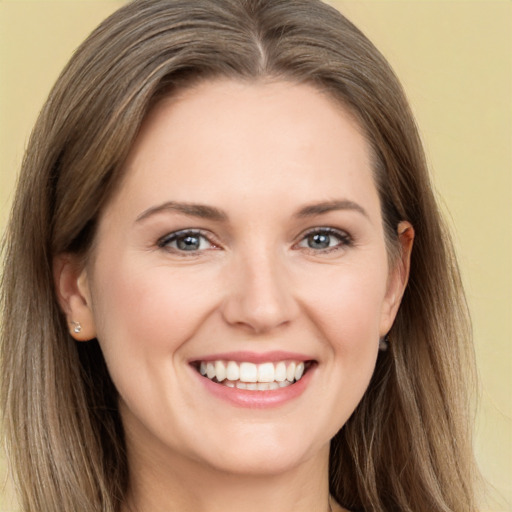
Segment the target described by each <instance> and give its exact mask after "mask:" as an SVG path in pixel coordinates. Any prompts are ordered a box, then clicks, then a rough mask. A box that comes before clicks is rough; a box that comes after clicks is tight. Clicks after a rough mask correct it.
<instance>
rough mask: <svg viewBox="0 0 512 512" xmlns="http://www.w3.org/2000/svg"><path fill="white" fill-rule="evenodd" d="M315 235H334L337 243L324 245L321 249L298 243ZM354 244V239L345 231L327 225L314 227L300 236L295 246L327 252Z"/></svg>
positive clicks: (315, 252) (315, 251) (313, 251)
mask: <svg viewBox="0 0 512 512" xmlns="http://www.w3.org/2000/svg"><path fill="white" fill-rule="evenodd" d="M315 235H327V237H329V238H331V237H335V238H337V239H338V241H339V243H338V244H336V245H334V246H329V247H325V248H322V249H314V248H312V247H304V246H301V245H300V244H302V243H304V242H306V243H307V241H308V238H310V237H313V236H315ZM353 245H354V241H353V239H352V237H351V236H350V235H349V234H348V233H347V232H346V231H342V230H340V229H335V228H328V227H321V228H314V229H311V230H309V231H307V232H306V233H304V234H303V235H302V238H301V240H300V242H299V243H298V244H296V245H295V246H299V247H302V248H304V249H306V250H308V251H310V252H312V253H314V254H319V253H320V254H329V253H331V252H334V251H339V250H341V249H343V248H347V247H351V246H353Z"/></svg>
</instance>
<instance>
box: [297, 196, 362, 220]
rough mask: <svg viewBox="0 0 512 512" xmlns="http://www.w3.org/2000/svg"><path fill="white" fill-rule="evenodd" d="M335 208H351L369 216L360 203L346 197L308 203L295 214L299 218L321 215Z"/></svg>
mask: <svg viewBox="0 0 512 512" xmlns="http://www.w3.org/2000/svg"><path fill="white" fill-rule="evenodd" d="M337 210H353V211H356V212H359V213H361V214H362V215H364V216H365V217H367V218H369V216H368V213H367V212H366V210H365V209H364V208H363V207H362V206H361V205H360V204H358V203H354V201H349V200H347V199H342V200H334V201H325V202H322V203H314V204H310V205H308V206H305V207H304V208H301V209H300V210H299V211H298V212H297V213H296V215H295V216H296V217H299V218H304V217H314V216H315V215H322V214H324V213H329V212H332V211H337Z"/></svg>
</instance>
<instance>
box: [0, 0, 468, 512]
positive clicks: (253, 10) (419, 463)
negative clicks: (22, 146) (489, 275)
mask: <svg viewBox="0 0 512 512" xmlns="http://www.w3.org/2000/svg"><path fill="white" fill-rule="evenodd" d="M215 77H227V78H233V79H237V80H258V79H265V78H272V79H283V80H288V81H292V82H295V83H308V84H313V85H314V86H316V87H318V88H319V89H321V90H322V91H325V92H327V93H328V94H330V95H332V96H333V97H335V98H337V99H338V100H339V101H340V102H342V103H343V105H344V106H345V107H346V108H348V109H349V110H351V112H352V113H353V114H354V115H355V116H356V117H357V119H358V120H359V122H360V124H361V126H362V128H363V129H364V132H365V134H366V137H367V139H368V143H369V144H370V145H371V148H372V150H373V154H374V172H375V180H376V184H377V187H378V190H379V195H380V200H381V205H382V212H383V218H384V224H385V231H386V233H387V237H388V243H389V247H390V254H392V252H393V249H394V248H395V249H396V247H397V240H396V227H397V224H398V222H399V221H400V220H407V221H409V222H410V223H411V224H412V225H413V226H414V228H415V232H416V238H415V248H414V251H413V256H412V262H411V271H410V279H409V285H408V287H407V290H406V292H405V295H404V297H403V301H402V304H401V307H400V310H399V313H398V317H397V319H396V322H395V325H394V326H393V328H392V331H391V333H390V338H391V343H390V345H391V346H390V349H389V350H388V351H387V352H385V353H382V354H381V355H380V356H379V359H378V361H377V367H376V370H375V374H374V376H373V378H372V381H371V383H370V386H369V388H368V390H367V392H366V394H365V396H364V398H363V400H362V402H361V403H360V404H359V406H358V407H357V409H356V411H355V412H354V414H353V415H352V417H351V418H350V419H349V421H348V422H347V424H346V425H345V426H344V427H343V428H342V429H341V430H340V432H339V433H338V434H337V435H336V436H335V438H334V439H333V440H332V444H331V457H330V489H331V493H332V494H333V496H334V497H335V498H336V499H337V500H338V501H339V502H340V503H341V504H343V505H344V506H345V507H347V508H350V509H353V510H356V509H364V510H367V511H369V510H371V511H381V512H383V511H390V510H400V511H404V512H405V511H411V512H412V511H414V512H418V511H429V512H432V511H461V512H462V511H464V512H470V511H473V510H475V503H474V496H473V494H474V493H473V489H472V482H473V478H474V475H475V469H474V462H473V456H472V450H471V438H470V428H469V426H470V423H471V421H470V420H471V418H470V417H468V411H469V405H470V403H469V398H470V391H471V390H472V383H473V381H472V380H471V379H472V368H473V361H472V349H471V336H470V329H469V321H468V316H467V311H466V304H465V301H464V296H463V293H462V288H461V283H460V278H459V273H458V270H457V265H456V261H455V258H454V254H453V250H452V246H451V243H450V239H449V236H448V234H447V232H446V230H445V228H444V226H443V223H442V220H441V218H440V215H439V211H438V208H437V206H436V202H435V199H434V196H433V193H432V189H431V186H430V183H429V176H428V171H427V168H426V164H425V159H424V155H423V150H422V147H421V143H420V140H419V137H418V133H417V129H416V126H415V123H414V119H413V117H412V115H411V112H410V110H409V107H408V104H407V101H406V99H405V96H404V94H403V91H402V89H401V87H400V85H399V83H398V81H397V79H396V77H395V75H394V74H393V72H392V70H391V69H390V67H389V65H388V64H387V62H386V61H385V59H384V58H383V57H382V56H381V54H380V53H379V52H378V51H377V50H376V48H375V47H374V46H373V45H372V44H371V43H370V42H369V41H368V39H367V38H366V37H365V36H364V35H363V34H362V33H361V32H360V31H359V30H358V29H357V28H355V27H354V26H353V25H352V24H351V23H350V22H349V21H348V20H347V19H345V18H344V17H343V16H342V15H341V14H339V13H338V12H337V11H336V10H334V9H333V8H331V7H328V6H326V5H325V4H323V3H321V2H320V1H318V0H293V1H290V0H186V1H185V0H137V1H135V2H132V3H130V4H128V5H126V6H125V7H123V8H121V9H120V10H119V11H117V12H116V13H114V14H113V15H112V16H111V17H110V18H108V19H107V20H106V21H104V22H103V23H102V24H101V25H100V26H99V27H98V28H97V29H96V30H95V31H94V32H93V33H92V35H91V36H90V37H89V38H88V39H87V40H86V41H85V42H84V43H83V44H82V45H81V47H80V48H79V49H78V50H77V51H76V53H75V54H74V55H73V58H72V59H71V61H70V62H69V64H68V65H67V67H66V68H65V70H64V71H63V72H62V74H61V76H60V78H59V79H58V81H57V83H56V85H55V86H54V88H53V90H52V92H51V94H50V96H49V98H48V100H47V102H46V104H45V106H44V108H43V110H42V112H41V114H40V117H39V119H38V121H37V124H36V126H35V128H34V131H33V133H32V136H31V139H30V143H29V147H28V149H27V152H26V155H25V159H24V161H23V166H22V171H21V175H20V177H19V182H18V188H17V192H16V196H15V199H14V205H13V210H12V216H11V220H10V224H9V227H8V230H7V233H6V237H5V241H4V246H3V250H4V254H5V269H4V274H3V281H2V292H1V293H2V295H1V300H2V303H1V305H2V315H3V317H2V349H1V350H2V352H1V365H2V366H1V376H2V388H1V406H2V410H3V420H4V428H5V433H6V439H7V445H8V452H9V457H10V460H11V461H12V467H13V474H14V477H15V481H16V483H17V486H18V490H19V495H20V499H21V505H22V507H23V510H24V511H26V512H43V511H44V512H46V511H61V510H66V511H71V510H83V509H84V507H85V508H86V509H87V510H88V511H90V512H100V511H102V512H107V511H108V512H114V511H116V510H119V507H120V505H121V504H122V503H123V500H124V496H125V494H126V489H127V482H128V479H127V475H128V468H127V461H126V455H125V446H124V437H123V428H122V424H121V421H120V417H119V414H118V410H117V395H116V390H115V388H114V386H113V384H112V382H111V380H110V377H109V375H108V372H107V369H106V367H105V363H104V361H103V357H102V354H101V351H100V350H99V347H98V344H97V342H96V341H91V342H90V343H88V344H77V343H76V342H75V341H74V340H73V339H72V338H71V336H70V335H69V333H68V328H67V325H66V320H65V318H64V316H63V314H62V313H61V311H60V310H59V307H58V304H57V300H56V296H55V291H54V285H53V277H52V263H53V259H54V257H55V256H56V255H58V254H60V253H64V252H72V253H77V254H81V255H83V256H84V258H85V257H86V256H87V253H88V249H89V248H90V246H91V243H92V241H93V240H94V233H95V226H96V223H97V221H98V217H99V216H100V215H101V212H102V209H103V208H104V207H105V205H106V203H107V202H108V200H109V197H110V196H111V194H112V191H113V190H115V188H116V187H117V186H118V185H119V182H120V179H121V178H122V175H121V172H120V169H121V167H122V164H123V161H124V159H125V157H126V155H127V152H128V151H129V149H130V147H131V145H132V143H133V141H134V138H135V137H136V135H137V132H138V130H139V127H140V125H141V123H142V121H143V119H144V117H145V115H146V114H147V112H148V110H149V109H150V108H151V106H152V105H153V104H154V103H155V101H157V100H158V99H159V98H160V97H162V96H164V95H169V94H171V95H172V93H173V91H175V90H178V89H180V88H183V87H187V86H188V85H190V84H191V83H193V82H196V81H198V80H206V79H209V78H215Z"/></svg>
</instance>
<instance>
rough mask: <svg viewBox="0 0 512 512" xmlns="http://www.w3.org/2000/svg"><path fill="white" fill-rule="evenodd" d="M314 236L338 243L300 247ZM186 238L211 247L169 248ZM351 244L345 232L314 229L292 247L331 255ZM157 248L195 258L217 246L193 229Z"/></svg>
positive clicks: (162, 240)
mask: <svg viewBox="0 0 512 512" xmlns="http://www.w3.org/2000/svg"><path fill="white" fill-rule="evenodd" d="M315 235H324V236H326V237H327V238H328V243H330V241H331V240H330V239H331V238H332V237H335V238H337V239H338V242H339V243H337V244H336V245H334V246H328V247H324V248H319V249H318V248H317V249H315V248H313V247H308V246H303V245H301V244H303V243H308V239H309V238H310V237H313V236H315ZM187 237H189V238H198V239H202V240H206V241H207V243H208V244H209V245H210V246H211V247H208V248H204V247H203V248H201V243H202V242H201V241H200V242H199V248H197V249H192V250H190V251H187V250H185V249H180V248H179V247H177V246H176V247H172V246H171V244H172V243H173V242H176V243H178V242H179V240H180V239H182V240H185V239H186V238H187ZM353 243H354V242H353V239H352V237H351V236H350V235H349V234H348V233H346V232H345V231H342V230H339V229H335V228H329V227H321V228H314V229H311V230H309V231H307V232H305V233H303V234H302V235H301V239H300V241H299V242H298V243H296V244H295V245H294V248H303V249H306V250H307V251H309V252H311V253H314V254H328V253H331V252H334V251H338V250H340V249H342V248H346V247H351V246H352V245H353ZM157 246H158V247H159V248H161V249H166V250H168V251H172V252H175V253H178V254H180V255H181V256H197V255H198V254H200V253H201V252H202V251H204V250H208V249H218V248H219V246H218V245H217V244H216V243H215V242H213V241H212V240H211V234H209V233H206V232H204V231H202V230H195V229H182V230H180V231H175V232H173V233H169V234H167V235H165V236H163V237H162V238H160V239H159V240H158V242H157ZM187 253H188V254H187Z"/></svg>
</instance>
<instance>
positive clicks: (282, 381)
mask: <svg viewBox="0 0 512 512" xmlns="http://www.w3.org/2000/svg"><path fill="white" fill-rule="evenodd" d="M313 364H314V362H313V361H279V362H275V363H272V362H268V363H261V364H255V363H250V362H238V361H224V360H218V361H196V362H195V363H193V366H194V368H195V369H196V370H197V371H198V372H199V373H200V374H201V375H202V376H203V377H205V378H207V379H209V380H211V381H212V382H215V383H216V384H220V385H222V386H226V387H229V388H238V389H247V390H249V391H269V390H274V389H280V388H285V387H287V386H291V385H292V384H294V383H295V382H298V381H299V380H300V379H301V378H302V377H303V376H304V374H305V373H306V372H307V371H308V370H309V369H310V368H311V366H312V365H313Z"/></svg>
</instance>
